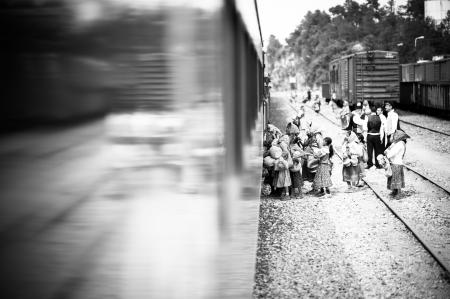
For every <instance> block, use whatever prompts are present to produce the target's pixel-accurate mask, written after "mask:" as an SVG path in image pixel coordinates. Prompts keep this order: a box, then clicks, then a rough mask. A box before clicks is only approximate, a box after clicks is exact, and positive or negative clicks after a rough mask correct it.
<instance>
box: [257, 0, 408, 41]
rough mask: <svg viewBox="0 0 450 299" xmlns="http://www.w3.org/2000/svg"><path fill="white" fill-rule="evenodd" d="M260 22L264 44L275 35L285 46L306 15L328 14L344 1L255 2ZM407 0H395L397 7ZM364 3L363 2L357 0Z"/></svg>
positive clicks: (291, 0)
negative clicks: (318, 12)
mask: <svg viewBox="0 0 450 299" xmlns="http://www.w3.org/2000/svg"><path fill="white" fill-rule="evenodd" d="M257 1H258V10H259V16H260V21H261V31H262V34H263V39H264V44H266V45H267V40H268V39H269V36H270V35H271V34H273V35H275V36H276V37H277V38H278V39H279V40H280V42H281V43H283V44H285V39H286V38H287V37H288V36H289V34H290V33H291V32H293V31H294V30H295V28H296V27H297V26H298V25H299V24H300V22H301V20H302V19H303V17H304V16H305V15H306V13H307V12H308V11H309V10H310V11H314V10H316V9H319V10H324V11H326V12H327V13H328V9H329V8H330V7H333V6H336V5H342V4H343V3H344V2H345V1H344V0H257ZM406 1H407V0H396V4H397V5H404V4H405V3H406ZM357 2H359V3H364V2H365V1H363V0H357ZM379 2H380V4H381V5H385V4H386V3H387V2H388V0H380V1H379Z"/></svg>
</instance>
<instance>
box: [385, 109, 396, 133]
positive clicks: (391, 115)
mask: <svg viewBox="0 0 450 299" xmlns="http://www.w3.org/2000/svg"><path fill="white" fill-rule="evenodd" d="M397 125H398V114H397V112H395V111H394V109H392V110H391V111H389V112H388V115H387V118H386V126H385V130H386V135H388V136H389V135H392V134H394V133H395V131H397Z"/></svg>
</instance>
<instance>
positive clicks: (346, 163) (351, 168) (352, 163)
mask: <svg viewBox="0 0 450 299" xmlns="http://www.w3.org/2000/svg"><path fill="white" fill-rule="evenodd" d="M342 149H343V167H342V180H343V181H344V182H346V183H347V185H348V188H349V190H351V189H353V187H356V186H357V185H358V184H359V180H360V178H361V175H362V172H361V167H360V162H359V161H360V159H361V158H362V156H363V152H362V147H361V146H360V144H359V140H358V136H356V134H355V132H353V131H347V136H346V137H345V139H344V143H343V144H342Z"/></svg>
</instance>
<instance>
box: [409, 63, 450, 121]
mask: <svg viewBox="0 0 450 299" xmlns="http://www.w3.org/2000/svg"><path fill="white" fill-rule="evenodd" d="M400 104H401V106H402V107H405V108H408V109H413V110H420V111H422V112H426V113H430V114H437V115H441V116H445V117H450V59H443V60H437V61H430V62H425V63H409V64H402V65H401V85H400Z"/></svg>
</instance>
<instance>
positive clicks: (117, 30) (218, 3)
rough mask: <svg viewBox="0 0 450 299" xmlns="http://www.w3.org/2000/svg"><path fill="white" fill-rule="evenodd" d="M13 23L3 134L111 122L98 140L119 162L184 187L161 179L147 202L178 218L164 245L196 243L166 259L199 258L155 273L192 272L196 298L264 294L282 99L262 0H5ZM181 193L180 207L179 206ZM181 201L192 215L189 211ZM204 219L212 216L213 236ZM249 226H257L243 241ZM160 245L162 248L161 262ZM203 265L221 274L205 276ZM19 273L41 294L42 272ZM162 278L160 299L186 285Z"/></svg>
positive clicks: (4, 31) (5, 69)
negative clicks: (267, 45) (273, 154)
mask: <svg viewBox="0 0 450 299" xmlns="http://www.w3.org/2000/svg"><path fill="white" fill-rule="evenodd" d="M0 25H1V26H0V31H1V34H0V41H1V44H2V47H1V49H0V77H1V80H0V84H1V89H0V92H1V97H2V109H1V112H0V116H1V117H0V133H2V137H5V136H6V137H8V136H10V135H13V136H15V135H14V134H15V133H17V132H18V131H20V132H22V131H25V132H30V131H32V132H34V131H33V130H34V129H36V128H42V127H44V128H45V129H48V132H53V131H52V130H53V129H54V130H60V131H57V132H58V133H61V131H63V133H64V132H66V131H64V129H65V128H67V127H69V128H72V126H76V125H78V124H79V123H80V122H81V123H82V124H89V125H90V124H91V123H94V124H98V126H97V127H95V128H98V130H99V131H100V132H102V135H100V133H99V135H100V136H98V138H96V139H97V141H98V142H99V143H101V144H102V145H103V144H104V145H105V148H106V149H108V150H110V152H113V153H115V154H117V155H114V159H111V161H108V162H109V163H110V164H111V165H108V166H110V167H111V168H113V169H116V170H117V172H120V173H121V174H122V173H127V178H128V173H129V172H130V171H131V170H132V169H135V168H138V169H141V170H142V171H148V172H149V173H150V174H152V175H150V176H149V177H148V178H147V179H148V180H153V179H156V181H157V182H159V181H160V179H161V178H162V176H161V178H160V177H159V174H158V173H163V176H164V177H166V178H167V180H166V182H170V191H169V190H157V191H155V190H150V189H148V190H147V191H148V196H146V198H145V199H144V200H148V201H152V202H158V204H155V206H154V208H155V209H158V208H161V209H162V213H159V214H160V217H161V219H162V217H164V218H165V219H166V220H167V219H174V221H173V223H172V222H171V224H173V225H171V226H165V227H164V225H163V226H162V227H161V228H157V227H156V226H155V227H148V229H149V230H152V229H154V230H158V233H154V234H153V235H154V236H161V237H160V238H156V239H155V240H152V243H155V244H159V243H161V244H162V243H164V242H169V243H170V244H171V246H172V247H173V249H177V251H180V250H181V247H182V246H186V247H190V248H186V249H193V250H196V251H194V252H195V253H196V254H193V255H191V256H190V257H189V263H185V262H184V261H186V255H184V254H183V255H177V254H173V252H174V251H171V250H169V251H167V254H166V255H164V258H163V259H161V260H163V261H166V260H169V259H171V260H172V263H171V264H173V265H188V266H185V268H183V266H178V267H174V268H170V267H166V266H164V273H156V271H159V270H158V267H156V269H155V270H154V271H155V274H154V275H155V277H168V278H169V277H170V279H171V281H175V280H176V277H178V278H180V276H182V277H181V278H183V280H179V281H182V282H183V285H184V286H186V288H184V287H183V294H184V295H185V296H187V297H189V296H198V295H199V294H202V296H206V297H222V296H225V295H224V294H225V293H226V296H230V297H237V298H240V297H251V296H252V290H253V289H252V287H253V284H254V269H255V261H256V248H257V237H258V227H257V226H258V219H259V195H260V185H261V184H260V180H261V170H262V138H263V129H264V126H265V122H266V121H267V116H266V113H267V106H268V103H267V98H268V92H267V88H264V86H265V84H266V85H267V80H264V53H263V40H262V33H261V26H260V22H259V14H258V7H257V1H256V0H255V1H248V0H208V1H176V0H169V1H163V0H149V1H128V0H80V1H67V0H43V1H36V0H19V1H15V0H12V1H2V2H1V3H0ZM265 82H266V83H265ZM86 120H89V121H88V122H85V121H86ZM61 124H63V125H61ZM94 124H93V126H94ZM36 131H39V130H36ZM43 132H44V133H45V132H47V130H43ZM103 132H104V133H103ZM44 133H42V134H44ZM71 133H72V131H67V134H71ZM19 135H20V134H19ZM25 136H26V135H25ZM58 136H59V135H58ZM6 137H5V138H6ZM83 141H85V140H84V139H83ZM72 143H73V142H72ZM80 143H81V142H80ZM72 146H73V147H75V146H76V144H72V145H70V147H72ZM137 149H141V150H140V151H138V150H137ZM108 150H105V152H107V151H108ZM77 153H78V152H77ZM136 153H140V154H141V156H137V154H136ZM33 157H34V156H33ZM39 157H40V156H39ZM40 158H41V157H40ZM45 158H47V155H46V156H45V157H42V159H45ZM5 159H6V158H5ZM27 161H28V160H27ZM155 161H156V162H155ZM40 162H41V160H40V161H39V163H40ZM122 162H123V163H122ZM27 163H28V162H27ZM133 163H135V164H133ZM22 164H24V165H25V162H23V163H21V164H20V165H22ZM43 164H44V163H43ZM32 165H34V164H32ZM80 167H81V166H80ZM153 169H156V170H154V171H153V172H152V170H153ZM76 171H77V168H76V167H74V169H72V171H71V173H67V174H66V175H65V176H70V175H73V174H74V173H76ZM158 171H159V172H158ZM133 179H134V178H133V177H131V178H130V186H134V185H132V184H131V181H132V180H133ZM64 180H65V181H68V180H67V177H65V178H64ZM127 180H128V179H127ZM50 184H51V182H49V185H50ZM155 185H156V184H155ZM127 186H128V185H127ZM161 186H162V187H161V188H164V189H169V188H166V187H165V186H166V183H163V184H161ZM167 186H169V185H167ZM130 188H132V187H130ZM63 193H64V194H65V193H66V192H64V191H63V190H61V194H63ZM131 193H132V192H131ZM154 194H158V195H154ZM159 194H169V195H168V196H167V198H166V197H165V196H162V195H161V196H160V195H159ZM58 196H59V193H58ZM170 196H174V197H176V200H174V201H171V200H172V198H171V197H170ZM178 199H180V200H179V201H178ZM130 200H131V199H130ZM133 200H134V198H133ZM171 202H175V204H173V203H171ZM178 202H180V203H181V202H183V204H181V205H180V208H179V209H178V210H177V209H176V208H174V210H175V213H171V212H170V211H171V210H170V211H169V209H168V208H167V210H166V208H165V207H166V205H167V203H169V204H168V205H169V206H170V205H173V206H174V207H175V206H177V205H178ZM191 203H192V204H191ZM49 204H52V203H49ZM39 209H40V210H46V206H44V205H41V206H39ZM152 209H153V208H152ZM180 209H182V212H181V214H182V215H185V216H187V217H188V218H184V217H181V218H179V216H178V215H181V214H180V211H181V210H180ZM106 212H107V211H106ZM157 213H158V212H156V213H154V214H153V215H156V214H157ZM175 218H177V219H175ZM189 219H192V220H193V219H195V221H191V220H189ZM205 219H207V221H208V222H202V221H203V220H205ZM186 220H187V221H186ZM204 223H208V225H209V224H211V227H209V229H210V230H209V233H208V234H207V235H205V233H204V231H203V230H202V226H204ZM177 226H180V227H181V230H180V232H181V231H186V232H189V233H188V234H187V235H186V237H185V238H183V240H178V239H176V238H173V237H170V238H167V237H165V236H168V235H170V234H171V233H173V232H174V231H175V230H177V231H178V229H177V228H176V227H177ZM167 227H169V229H168V231H167V233H166V232H165V231H164V229H166V230H167ZM239 231H241V232H242V231H246V232H251V233H249V235H251V237H249V238H248V237H245V238H241V239H239V236H240V235H239ZM150 235H151V234H150ZM205 238H206V239H205ZM208 238H209V239H208ZM203 240H211V242H209V241H208V242H206V241H203ZM63 241H65V239H63V240H61V242H63ZM178 241H179V242H178ZM186 241H189V242H186ZM190 241H192V242H190ZM177 242H178V243H177ZM196 242H200V243H196ZM195 244H203V245H199V246H197V245H195ZM205 245H206V247H205ZM159 248H164V247H159ZM205 248H206V250H205ZM160 251H161V250H159V251H158V252H149V253H148V254H149V255H151V254H152V255H155V256H154V257H152V258H153V259H155V260H156V259H157V257H158V254H160V255H163V253H164V252H162V251H161V252H160ZM183 251H184V248H183ZM180 252H181V251H180ZM185 252H192V251H189V250H186V251H185ZM188 255H189V253H188ZM178 257H180V258H182V261H181V260H180V262H179V263H177V262H176V261H177V260H176V258H178ZM34 259H36V258H35V256H31V257H28V260H34ZM148 260H151V259H148ZM52 262H54V260H52V259H51V258H50V259H47V260H46V265H47V266H48V265H50V264H51V263H52ZM82 262H83V263H84V262H85V261H82ZM164 263H165V262H164ZM33 265H35V264H32V266H31V268H33ZM190 265H192V268H191V269H190V268H188V267H190ZM198 265H202V267H201V268H202V269H206V270H205V271H200V272H202V273H208V277H205V276H202V275H200V276H199V271H197V270H198V267H197V266H198ZM8 266H9V265H8ZM11 267H13V266H12V265H11ZM18 267H20V269H19V270H18ZM27 267H29V265H28V264H26V263H23V267H22V265H14V273H25V274H29V273H31V272H33V271H30V268H27ZM4 268H5V269H12V268H10V267H6V266H5V267H4ZM44 268H45V267H44ZM149 268H150V267H149ZM153 268H155V267H153ZM161 269H162V268H161ZM21 271H22V272H21ZM168 271H173V272H168ZM34 272H36V271H34ZM34 272H33V273H34ZM14 273H13V274H10V273H9V274H5V276H2V277H8V279H11V280H13V281H18V283H17V284H10V286H9V289H8V290H9V291H11V292H13V293H14V292H19V291H20V290H28V291H29V293H30V294H33V293H37V294H40V293H39V292H38V291H39V288H40V286H41V285H42V283H40V282H34V281H33V283H28V280H27V279H26V278H23V277H21V276H19V275H18V277H13V276H14ZM58 274H60V273H58ZM61 274H62V275H61V276H64V275H65V274H67V273H61ZM63 274H64V275H63ZM188 275H190V276H188ZM67 276H68V275H67ZM190 277H191V280H189V278H190ZM174 278H175V280H174ZM181 278H180V279H181ZM194 278H195V281H194ZM14 279H16V280H14ZM8 281H9V280H8ZM161 281H164V280H157V281H155V283H154V284H152V286H151V287H150V285H149V286H148V288H149V289H151V288H153V289H152V290H154V289H156V290H158V291H159V292H158V291H155V292H153V293H150V294H148V297H152V295H153V297H155V296H158V295H161V294H165V293H167V294H172V293H173V287H172V285H173V284H172V283H170V284H161V285H158V282H160V283H161ZM196 281H200V282H202V283H201V284H197V283H196ZM205 281H207V282H210V283H209V284H208V283H204V282H205ZM184 282H186V284H184ZM44 284H45V283H44ZM49 284H50V283H49ZM191 285H192V286H191ZM155 286H156V288H155ZM187 286H189V287H187ZM2 287H3V285H2ZM81 287H83V286H81ZM81 287H80V288H81ZM157 287H160V288H159V289H158V288H157ZM196 287H198V290H196V289H195V288H196ZM51 288H52V289H53V288H54V289H55V290H56V289H59V288H60V286H52V287H51ZM162 290H164V291H165V293H164V292H163V291H162ZM193 290H195V291H197V292H193ZM224 292H225V293H224ZM6 294H7V295H6V296H7V297H9V298H13V296H8V292H6ZM186 294H187V295H186ZM36 296H38V295H36ZM36 296H34V297H33V296H31V297H30V298H36ZM38 297H39V296H38ZM42 297H43V296H42ZM49 297H52V296H49Z"/></svg>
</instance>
